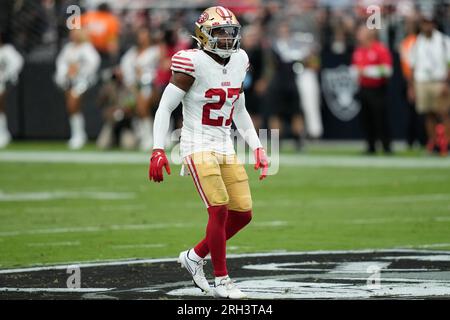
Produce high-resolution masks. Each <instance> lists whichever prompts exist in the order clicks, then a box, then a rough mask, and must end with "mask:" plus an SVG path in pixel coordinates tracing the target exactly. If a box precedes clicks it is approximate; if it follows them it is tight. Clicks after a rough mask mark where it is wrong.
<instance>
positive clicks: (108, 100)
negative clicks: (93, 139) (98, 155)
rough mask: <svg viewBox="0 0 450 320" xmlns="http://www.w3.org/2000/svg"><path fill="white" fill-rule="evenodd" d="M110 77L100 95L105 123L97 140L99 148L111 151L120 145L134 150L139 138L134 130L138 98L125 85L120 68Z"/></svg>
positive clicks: (99, 103) (99, 101) (100, 104)
mask: <svg viewBox="0 0 450 320" xmlns="http://www.w3.org/2000/svg"><path fill="white" fill-rule="evenodd" d="M109 75H110V78H109V79H108V80H107V81H106V82H105V83H104V84H103V86H102V88H101V90H100V92H99V95H98V105H99V107H100V108H102V109H103V119H104V123H103V127H102V130H101V131H100V134H99V136H98V138H97V147H99V148H100V149H109V148H112V147H114V146H116V145H118V146H120V147H121V148H124V149H133V148H135V147H136V145H137V137H136V135H135V133H134V130H133V128H132V120H133V117H134V115H135V112H136V96H135V94H134V92H133V91H132V90H130V88H129V87H127V86H125V85H124V83H123V76H122V72H121V71H120V68H115V69H114V70H113V72H112V73H110V74H109Z"/></svg>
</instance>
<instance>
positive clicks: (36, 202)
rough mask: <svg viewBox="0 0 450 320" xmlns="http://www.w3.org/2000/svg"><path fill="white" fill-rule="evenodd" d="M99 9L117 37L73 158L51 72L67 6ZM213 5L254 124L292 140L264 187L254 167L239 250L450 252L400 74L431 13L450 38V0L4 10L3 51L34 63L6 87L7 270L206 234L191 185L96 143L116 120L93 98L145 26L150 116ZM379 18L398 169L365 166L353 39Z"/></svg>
mask: <svg viewBox="0 0 450 320" xmlns="http://www.w3.org/2000/svg"><path fill="white" fill-rule="evenodd" d="M103 3H107V4H108V6H109V8H110V12H109V15H110V16H113V17H114V18H113V19H115V20H114V21H118V23H119V26H120V27H119V29H118V30H117V31H112V34H108V36H106V37H107V39H103V38H100V39H96V40H94V45H96V46H97V48H98V49H99V48H100V47H102V46H103V47H102V48H101V49H99V53H100V56H101V59H102V61H101V67H100V71H99V72H98V73H97V74H98V81H97V82H96V84H95V85H94V86H93V87H92V88H90V89H89V90H88V91H87V92H86V93H85V95H84V97H83V100H82V112H83V114H84V117H85V121H86V131H87V134H88V137H89V139H90V142H89V143H88V144H87V145H86V146H85V147H84V148H83V149H82V150H80V151H68V150H67V146H66V142H65V141H66V140H67V139H68V138H69V136H70V127H69V120H68V114H67V111H66V107H65V100H64V93H63V91H61V90H60V89H58V87H57V86H56V85H55V83H54V74H55V60H56V57H57V55H58V54H59V53H60V51H61V49H62V48H63V46H64V45H65V44H66V43H67V41H68V37H69V31H68V30H67V28H66V21H67V19H68V17H69V16H70V14H68V13H67V8H68V7H69V6H70V5H74V4H75V5H78V6H80V8H82V13H83V14H87V13H89V12H92V11H94V12H96V10H98V7H99V5H101V4H103ZM212 5H223V6H226V7H228V8H230V9H231V10H232V11H233V12H235V13H236V14H237V16H238V19H239V21H240V22H241V23H242V25H243V41H242V47H243V48H244V49H246V50H247V51H248V52H249V55H250V59H251V63H252V65H253V67H252V69H251V72H250V76H249V78H248V79H247V80H246V90H247V94H248V97H249V98H248V100H247V101H248V104H249V105H248V107H249V109H250V111H251V114H252V116H253V119H254V121H255V125H256V126H257V127H258V128H277V127H280V128H282V131H281V138H282V140H283V141H285V142H286V143H285V144H282V149H281V150H282V152H281V167H280V172H279V173H278V174H277V175H275V176H272V177H269V178H268V179H267V181H264V183H263V184H261V183H258V181H257V176H256V173H255V174H254V173H253V172H251V170H252V168H251V167H248V170H249V175H250V176H251V177H250V178H251V185H252V193H253V197H254V204H255V220H254V224H253V225H252V226H250V227H249V228H248V230H247V231H245V232H243V233H242V235H241V234H239V236H237V237H236V239H233V240H232V244H231V245H230V247H229V250H231V251H232V252H239V253H241V252H265V251H283V250H287V251H302V250H334V249H366V248H399V247H401V248H433V249H450V237H449V235H450V232H449V231H450V162H449V159H448V157H439V156H437V155H436V156H430V155H429V154H428V153H427V152H426V149H425V144H426V136H425V130H424V124H423V119H421V118H420V117H419V116H418V115H417V114H416V113H415V112H414V109H413V107H411V106H410V104H409V103H408V100H407V95H406V80H405V78H404V76H403V73H402V69H401V61H400V48H401V42H402V41H403V40H404V39H405V37H406V36H407V34H408V33H409V32H411V30H414V26H416V27H417V26H418V24H419V20H420V17H421V14H423V13H424V12H426V13H427V14H430V12H431V13H432V14H433V15H434V17H435V21H436V25H437V27H438V28H439V30H441V31H442V32H444V33H446V34H450V2H449V1H444V0H442V1H438V0H435V1H425V0H424V1H411V0H399V1H383V0H372V1H365V0H361V1H356V0H355V1H353V0H303V1H300V0H298V1H289V0H283V1H282V0H280V1H265V0H240V1H236V0H222V1H206V0H184V1H172V0H170V1H168V0H164V1H162V0H161V1H159V0H133V1H126V0H115V1H112V0H111V1H106V2H105V1H104V0H103V1H100V0H99V1H93V0H90V1H82V0H79V1H71V0H60V1H58V0H2V1H1V2H0V30H1V31H2V39H3V42H5V43H10V44H12V45H14V47H15V48H16V49H17V50H18V51H19V52H20V53H21V55H22V56H23V57H24V61H25V63H24V66H23V70H22V72H21V73H20V76H19V79H18V81H17V83H15V84H14V85H11V84H10V85H8V89H7V92H8V94H7V100H6V104H5V105H6V108H5V109H6V114H7V119H8V127H9V131H10V132H11V135H12V138H13V140H12V142H11V144H10V145H9V146H7V147H6V148H5V149H3V150H1V151H0V221H1V222H0V246H1V250H0V268H7V267H16V266H29V265H36V264H48V263H67V262H73V261H92V260H107V259H123V258H134V257H174V256H176V255H177V254H178V252H179V251H180V250H181V249H184V248H186V247H187V246H189V245H190V244H191V243H193V242H194V241H195V240H197V239H198V238H199V237H200V236H201V235H202V234H203V231H204V230H203V229H204V227H203V226H204V223H205V222H206V215H205V214H204V208H203V207H202V203H201V201H200V200H199V199H198V196H197V194H196V193H195V190H194V188H193V186H192V185H191V184H192V183H191V181H190V180H189V179H186V178H182V177H179V176H177V174H172V176H171V177H169V178H168V179H167V181H165V182H164V184H163V185H154V184H150V183H149V182H148V181H147V161H148V156H149V154H148V152H146V153H144V152H142V151H138V148H137V146H136V145H135V144H133V143H130V144H125V147H126V148H127V149H130V150H126V151H120V150H118V149H117V148H116V147H114V146H112V145H111V144H109V143H106V144H105V143H103V144H102V143H99V139H98V138H99V135H100V132H101V131H102V127H103V126H104V125H105V123H107V122H108V121H109V119H110V116H109V115H108V112H106V111H105V110H107V109H108V107H109V106H108V105H106V106H105V105H104V103H103V102H102V100H101V99H100V98H99V97H101V96H102V94H101V93H102V92H103V95H104V94H105V92H104V90H105V89H104V86H105V84H107V83H108V82H109V81H110V80H111V79H112V77H113V74H114V72H113V70H114V68H115V66H117V65H118V64H119V63H120V60H121V58H122V57H123V56H124V54H125V53H126V52H127V50H128V49H129V48H130V47H131V46H132V45H134V43H135V38H136V33H137V32H138V30H142V28H145V29H146V30H149V31H150V35H151V38H152V39H151V41H152V43H153V45H154V46H156V47H157V48H161V50H165V51H163V52H165V53H166V56H164V54H162V58H161V61H160V63H159V64H158V68H157V70H155V79H157V80H158V81H157V82H156V83H154V84H153V87H152V92H153V93H155V94H154V95H152V99H150V101H149V110H150V111H149V112H150V113H153V114H154V112H155V111H156V108H157V105H158V93H160V92H161V91H162V90H163V88H164V86H165V85H166V84H167V72H169V73H170V70H169V65H170V64H168V63H167V61H170V57H169V55H168V52H171V51H170V50H174V48H188V47H192V46H194V43H193V42H192V39H191V38H190V37H189V35H190V34H191V33H192V32H193V24H194V21H196V19H197V18H198V16H199V14H200V13H201V12H202V10H203V9H204V8H207V7H209V6H212ZM369 5H378V6H380V8H381V17H382V28H381V29H380V30H379V39H380V40H381V42H382V43H383V44H384V45H385V46H386V47H387V48H388V49H389V51H390V53H391V55H392V58H393V74H392V76H391V77H390V79H389V81H388V84H387V101H388V103H387V105H388V109H387V110H388V118H387V119H386V121H387V122H386V123H387V124H388V125H389V127H390V131H391V133H392V138H393V141H394V143H393V151H394V155H391V156H381V155H380V156H377V157H367V156H365V155H363V154H362V152H363V151H364V150H365V144H364V140H363V137H364V135H363V131H362V129H361V124H360V122H361V119H360V105H359V103H358V100H357V98H356V91H357V89H356V88H355V85H354V83H353V82H352V80H351V76H350V68H349V67H350V65H351V61H352V54H353V51H354V50H355V47H356V46H357V43H356V40H355V35H356V27H357V25H358V23H359V22H360V21H365V20H366V19H367V17H368V15H370V14H368V13H367V11H366V9H367V7H368V6H369ZM411 25H412V26H413V27H411ZM411 28H412V29H411ZM280 39H281V40H283V41H280ZM105 43H106V46H105ZM280 48H282V49H280ZM305 84H306V85H305ZM106 92H107V93H106V96H107V97H110V96H109V95H108V91H106ZM119 98H120V97H119ZM130 99H131V100H132V101H134V102H131V105H132V106H131V107H130V109H131V117H135V115H136V106H135V105H133V103H134V104H135V100H133V99H135V98H130ZM179 111H180V110H179V109H178V113H176V114H174V127H178V126H179V124H180V119H181V113H180V112H179ZM278 116H281V117H278ZM113 118H114V116H113ZM119 118H120V120H122V119H123V115H122V116H121V117H119ZM278 118H279V119H278ZM114 119H115V120H117V118H114ZM117 121H118V120H117ZM115 130H117V132H118V130H120V126H119V127H117V128H116V129H115ZM114 132H116V131H114ZM113 135H114V134H113ZM113 140H114V139H113ZM293 142H294V143H293ZM110 148H111V149H112V150H110V151H108V152H105V151H100V150H99V149H110ZM174 168H175V170H172V172H174V173H176V172H177V169H179V167H177V166H174ZM180 234H183V236H182V237H181V236H180Z"/></svg>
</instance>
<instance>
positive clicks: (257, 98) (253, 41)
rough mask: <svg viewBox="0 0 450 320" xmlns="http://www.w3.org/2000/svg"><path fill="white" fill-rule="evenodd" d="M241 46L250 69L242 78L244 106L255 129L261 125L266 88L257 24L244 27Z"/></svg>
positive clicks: (262, 53) (266, 82)
mask: <svg viewBox="0 0 450 320" xmlns="http://www.w3.org/2000/svg"><path fill="white" fill-rule="evenodd" d="M242 47H243V49H245V51H246V52H247V54H248V57H249V61H250V69H249V71H248V72H247V75H246V78H245V80H244V90H245V96H246V107H247V110H248V112H249V114H250V116H251V117H252V120H253V124H254V125H255V129H256V130H259V129H260V128H261V126H262V120H263V119H262V117H261V116H262V108H261V106H262V103H263V98H264V94H265V92H266V89H267V85H268V79H267V75H266V72H265V70H266V62H267V61H266V60H267V57H266V56H267V54H266V52H265V51H266V50H265V49H264V48H263V47H262V44H261V30H260V27H259V26H258V25H251V26H248V27H245V28H244V30H243V32H242Z"/></svg>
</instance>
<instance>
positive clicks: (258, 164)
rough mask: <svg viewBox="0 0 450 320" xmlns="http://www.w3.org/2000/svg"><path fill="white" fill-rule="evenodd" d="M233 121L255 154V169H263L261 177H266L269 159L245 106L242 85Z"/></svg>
mask: <svg viewBox="0 0 450 320" xmlns="http://www.w3.org/2000/svg"><path fill="white" fill-rule="evenodd" d="M233 121H234V124H235V126H236V128H237V129H238V131H239V133H240V134H241V136H242V137H243V138H244V139H245V141H246V142H247V143H248V145H249V146H250V148H251V149H252V150H253V152H254V154H255V170H258V169H262V172H261V175H260V177H259V179H260V180H262V179H264V178H265V177H266V176H267V171H268V169H269V161H268V159H267V156H266V152H265V150H264V148H263V146H262V144H261V141H260V140H259V137H258V134H257V133H256V130H255V126H254V125H253V121H252V118H251V117H250V115H249V113H248V111H247V109H246V107H245V93H244V90H243V87H241V91H240V95H239V100H238V103H237V105H236V106H235V109H234V116H233Z"/></svg>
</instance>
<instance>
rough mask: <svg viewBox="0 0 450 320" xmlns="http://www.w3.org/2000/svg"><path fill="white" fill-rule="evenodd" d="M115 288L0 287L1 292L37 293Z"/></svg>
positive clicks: (108, 289)
mask: <svg viewBox="0 0 450 320" xmlns="http://www.w3.org/2000/svg"><path fill="white" fill-rule="evenodd" d="M113 289H114V288H9V287H0V292H13V293H14V292H26V293H36V292H55V293H58V292H61V293H77V292H80V293H85V292H104V291H111V290H113Z"/></svg>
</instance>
